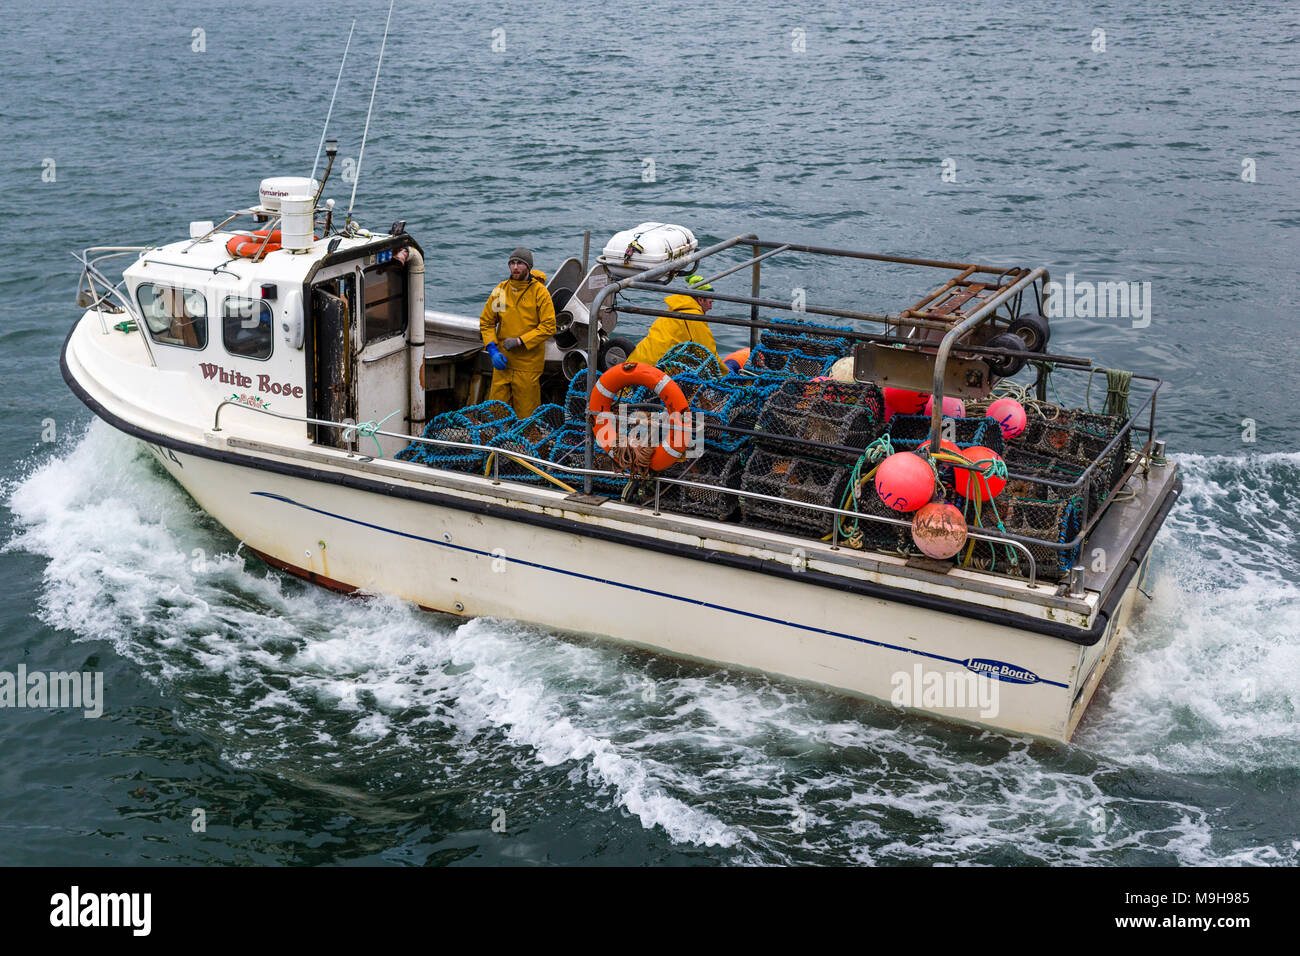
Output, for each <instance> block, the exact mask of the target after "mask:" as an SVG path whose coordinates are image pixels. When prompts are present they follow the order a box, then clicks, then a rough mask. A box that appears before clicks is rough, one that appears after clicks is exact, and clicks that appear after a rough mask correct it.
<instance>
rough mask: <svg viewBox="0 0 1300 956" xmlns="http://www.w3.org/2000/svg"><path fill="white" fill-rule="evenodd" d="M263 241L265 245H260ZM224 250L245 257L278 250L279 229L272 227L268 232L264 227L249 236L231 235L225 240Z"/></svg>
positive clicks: (253, 257)
mask: <svg viewBox="0 0 1300 956" xmlns="http://www.w3.org/2000/svg"><path fill="white" fill-rule="evenodd" d="M263 243H266V245H262V244H263ZM226 251H227V252H228V253H230V254H231V255H232V256H241V257H242V258H245V259H256V258H258V257H259V256H264V255H266V254H267V253H268V252H279V251H280V230H279V229H274V230H271V231H270V232H269V233H268V232H267V230H265V229H258V230H257V231H256V232H254V233H253V234H252V235H251V236H232V237H231V238H230V239H229V240H227V242H226Z"/></svg>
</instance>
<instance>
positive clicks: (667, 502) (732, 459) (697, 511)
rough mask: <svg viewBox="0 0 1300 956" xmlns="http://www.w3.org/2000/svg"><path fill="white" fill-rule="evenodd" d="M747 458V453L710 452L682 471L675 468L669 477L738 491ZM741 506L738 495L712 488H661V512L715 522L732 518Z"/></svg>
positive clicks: (683, 486)
mask: <svg viewBox="0 0 1300 956" xmlns="http://www.w3.org/2000/svg"><path fill="white" fill-rule="evenodd" d="M745 458H746V452H744V451H736V452H721V451H710V452H706V453H705V454H704V455H703V456H701V457H700V458H697V459H695V460H694V461H691V462H688V463H687V465H686V467H685V468H683V469H682V470H681V471H680V472H678V471H677V470H676V469H674V470H673V471H670V472H668V473H667V474H666V477H669V478H678V479H681V480H682V481H698V482H700V483H701V484H705V485H719V486H721V487H725V488H739V487H740V479H741V476H742V475H743V474H744V471H745ZM738 505H739V499H738V498H737V496H736V495H729V494H726V493H725V492H721V491H714V490H712V489H710V488H700V487H691V486H685V485H668V484H665V485H662V486H661V488H660V492H659V508H660V510H661V511H674V512H677V513H679V514H690V515H699V516H700V517H702V518H712V519H713V520H715V521H725V520H727V519H728V518H730V517H731V516H732V515H733V514H735V512H736V508H737V507H738Z"/></svg>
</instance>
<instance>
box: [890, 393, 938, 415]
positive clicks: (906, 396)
mask: <svg viewBox="0 0 1300 956" xmlns="http://www.w3.org/2000/svg"><path fill="white" fill-rule="evenodd" d="M884 392H885V420H886V421H888V420H889V419H891V418H893V417H894V416H895V415H919V414H921V409H923V408H925V400H926V399H927V398H928V397H929V396H928V395H926V393H925V392H913V391H909V390H908V389H906V388H887V389H885V390H884Z"/></svg>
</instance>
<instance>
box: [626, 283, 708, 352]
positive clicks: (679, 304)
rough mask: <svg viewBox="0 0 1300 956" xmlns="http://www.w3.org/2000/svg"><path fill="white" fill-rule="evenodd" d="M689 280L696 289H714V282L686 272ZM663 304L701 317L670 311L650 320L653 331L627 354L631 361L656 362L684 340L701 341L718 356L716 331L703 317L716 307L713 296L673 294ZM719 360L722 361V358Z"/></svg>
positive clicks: (704, 290)
mask: <svg viewBox="0 0 1300 956" xmlns="http://www.w3.org/2000/svg"><path fill="white" fill-rule="evenodd" d="M686 284H687V285H689V286H690V287H691V290H692V291H693V292H712V291H713V286H711V285H709V284H707V283H706V282H705V281H704V277H703V276H699V275H692V276H687V277H686ZM664 305H666V306H668V308H670V309H672V310H673V311H674V312H690V313H693V314H695V315H698V316H700V319H682V318H677V317H675V316H671V315H661V316H659V318H657V319H655V320H654V322H653V323H651V325H650V331H649V332H647V333H646V337H645V338H643V339H642V340H641V341H640V343H638V344H637V347H636V348H635V349H633V350H632V354H631V355H629V356H628V357H627V360H628V361H629V362H646V363H647V364H649V365H657V364H659V360H660V359H661V358H663V357H664V355H665V354H666V353H667V352H668V350H669V349H671V348H672V347H673V346H674V345H679V344H680V343H682V342H698V343H699V344H700V345H703V346H704V347H705V348H706V349H708V350H709V351H710V352H712V353H713V357H714V358H715V359H717V358H718V346H717V344H716V343H715V342H714V341H713V333H712V332H711V331H709V325H708V323H707V322H704V321H701V319H703V317H704V314H705V313H706V312H708V311H709V309H711V308H713V299H711V298H710V297H708V296H702V295H670V296H668V297H667V298H666V299H664ZM718 364H719V365H721V364H722V362H721V360H720V359H719V360H718Z"/></svg>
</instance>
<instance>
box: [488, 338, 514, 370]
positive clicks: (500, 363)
mask: <svg viewBox="0 0 1300 956" xmlns="http://www.w3.org/2000/svg"><path fill="white" fill-rule="evenodd" d="M487 350H488V355H489V356H490V357H491V359H492V367H493V368H494V369H496V370H497V371H500V372H503V371H505V370H506V369H508V368H509V367H510V360H509V359H508V358H506V354H505V353H504V352H502V351H501V350H500V349H499V348H497V344H496V343H495V342H489V343H488V348H487Z"/></svg>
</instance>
